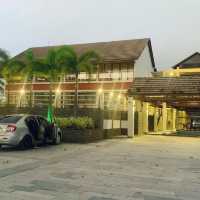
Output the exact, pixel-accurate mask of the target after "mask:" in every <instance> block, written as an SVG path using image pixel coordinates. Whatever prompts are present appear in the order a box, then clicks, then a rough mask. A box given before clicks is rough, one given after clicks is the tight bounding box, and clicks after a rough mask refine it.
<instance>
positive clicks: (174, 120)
mask: <svg viewBox="0 0 200 200" xmlns="http://www.w3.org/2000/svg"><path fill="white" fill-rule="evenodd" d="M172 130H173V131H176V109H175V108H173V109H172Z"/></svg>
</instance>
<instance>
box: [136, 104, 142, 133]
mask: <svg viewBox="0 0 200 200" xmlns="http://www.w3.org/2000/svg"><path fill="white" fill-rule="evenodd" d="M136 109H137V111H138V135H142V134H143V117H142V102H141V101H139V100H137V101H136Z"/></svg>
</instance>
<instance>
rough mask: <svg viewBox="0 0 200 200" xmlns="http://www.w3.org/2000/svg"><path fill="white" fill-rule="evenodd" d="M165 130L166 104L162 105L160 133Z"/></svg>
mask: <svg viewBox="0 0 200 200" xmlns="http://www.w3.org/2000/svg"><path fill="white" fill-rule="evenodd" d="M166 130H167V104H166V103H165V102H164V103H162V131H166Z"/></svg>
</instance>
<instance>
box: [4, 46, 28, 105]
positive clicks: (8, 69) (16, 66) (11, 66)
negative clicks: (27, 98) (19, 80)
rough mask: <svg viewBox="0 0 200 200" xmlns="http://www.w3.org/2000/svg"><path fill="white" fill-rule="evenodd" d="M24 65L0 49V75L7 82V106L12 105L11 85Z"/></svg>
mask: <svg viewBox="0 0 200 200" xmlns="http://www.w3.org/2000/svg"><path fill="white" fill-rule="evenodd" d="M24 65H25V64H24V63H23V62H21V61H17V60H15V59H12V58H11V57H10V56H9V54H8V53H7V52H6V51H5V50H3V49H0V75H1V76H3V77H4V78H5V79H6V81H7V85H8V87H7V104H8V105H10V95H9V83H10V81H12V80H14V79H15V77H16V76H18V75H19V72H20V71H21V69H22V68H23V67H24Z"/></svg>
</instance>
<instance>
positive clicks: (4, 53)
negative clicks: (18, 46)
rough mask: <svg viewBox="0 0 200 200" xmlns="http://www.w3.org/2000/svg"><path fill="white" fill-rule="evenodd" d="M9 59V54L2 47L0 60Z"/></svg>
mask: <svg viewBox="0 0 200 200" xmlns="http://www.w3.org/2000/svg"><path fill="white" fill-rule="evenodd" d="M9 59H10V56H9V54H8V53H7V52H6V51H5V50H3V49H0V61H3V62H7V61H8V60H9Z"/></svg>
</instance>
